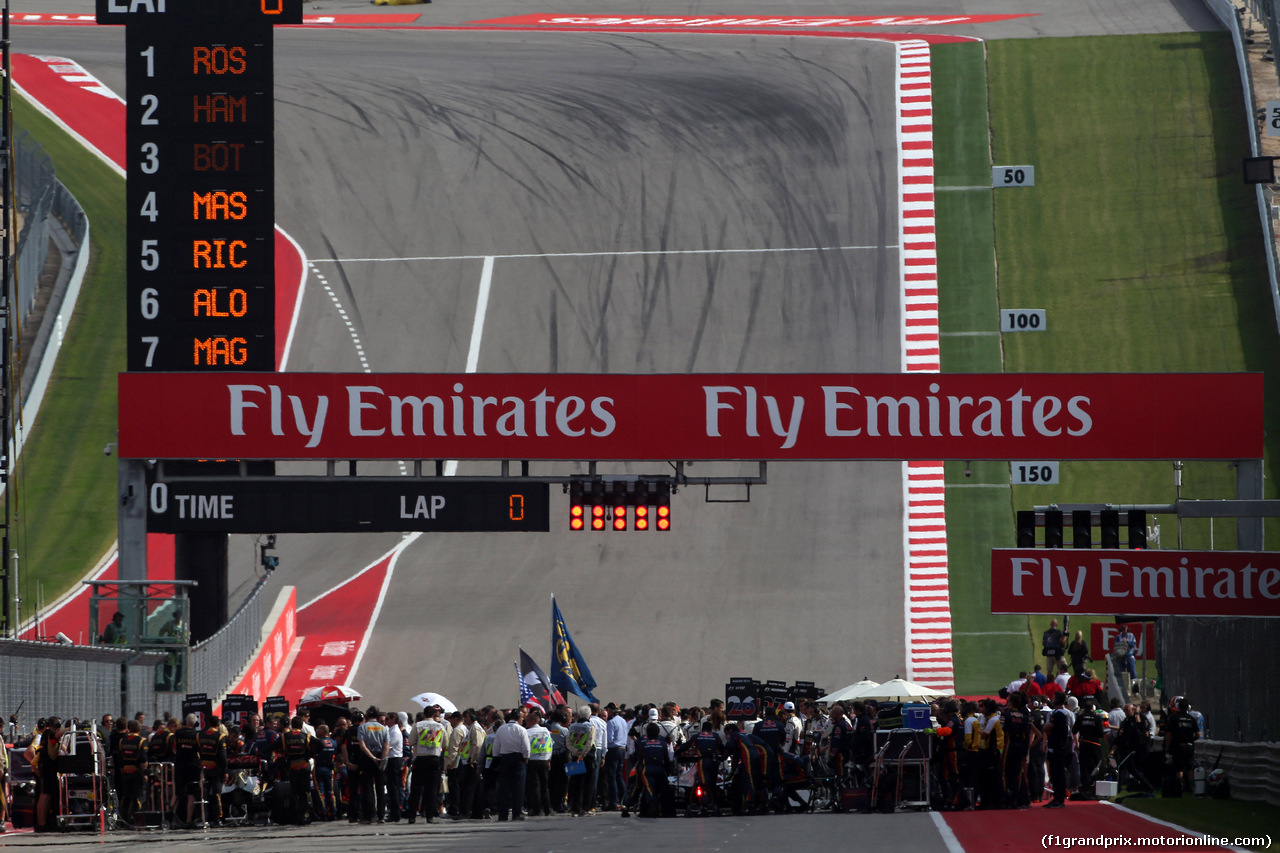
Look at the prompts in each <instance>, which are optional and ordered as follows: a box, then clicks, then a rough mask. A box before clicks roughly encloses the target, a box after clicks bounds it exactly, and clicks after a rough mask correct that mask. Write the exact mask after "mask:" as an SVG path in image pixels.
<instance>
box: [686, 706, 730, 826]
mask: <svg viewBox="0 0 1280 853" xmlns="http://www.w3.org/2000/svg"><path fill="white" fill-rule="evenodd" d="M691 743H692V748H693V749H694V750H695V751H696V752H697V756H698V770H697V780H698V785H700V786H701V787H702V797H703V800H702V801H703V803H704V804H705V805H706V812H707V813H708V814H711V815H715V816H717V817H718V816H719V815H720V760H721V758H722V757H723V756H724V747H723V745H722V744H721V743H720V737H719V736H718V735H717V734H716V733H715V729H714V728H713V725H712V723H711V721H710V720H704V721H703V723H702V731H700V732H698V733H697V734H696V735H694V736H693V740H692V741H691Z"/></svg>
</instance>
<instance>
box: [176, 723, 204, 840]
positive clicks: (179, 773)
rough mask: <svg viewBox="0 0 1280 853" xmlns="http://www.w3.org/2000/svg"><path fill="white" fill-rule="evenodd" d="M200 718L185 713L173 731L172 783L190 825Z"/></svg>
mask: <svg viewBox="0 0 1280 853" xmlns="http://www.w3.org/2000/svg"><path fill="white" fill-rule="evenodd" d="M199 722H200V718H199V717H197V716H196V715H195V714H187V716H186V717H185V718H184V719H183V721H182V726H181V727H180V728H179V729H178V730H177V731H175V732H174V733H173V783H174V790H175V792H176V796H177V799H178V802H177V806H178V807H181V806H182V804H183V803H184V802H185V803H186V806H187V808H186V812H185V814H186V820H187V824H188V825H191V824H194V823H195V820H196V801H197V799H198V788H199V786H200V732H198V731H197V730H196V725H197V724H198V723H199Z"/></svg>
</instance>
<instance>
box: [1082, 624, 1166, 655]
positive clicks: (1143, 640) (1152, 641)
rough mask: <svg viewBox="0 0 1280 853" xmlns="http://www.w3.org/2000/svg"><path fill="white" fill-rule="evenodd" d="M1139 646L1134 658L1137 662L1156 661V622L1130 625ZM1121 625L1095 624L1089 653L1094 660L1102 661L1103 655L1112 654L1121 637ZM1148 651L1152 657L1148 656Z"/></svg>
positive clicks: (1090, 638) (1090, 639)
mask: <svg viewBox="0 0 1280 853" xmlns="http://www.w3.org/2000/svg"><path fill="white" fill-rule="evenodd" d="M1129 630H1130V631H1132V632H1133V636H1134V639H1136V640H1137V641H1138V646H1137V648H1136V649H1135V650H1134V653H1133V656H1134V658H1135V659H1136V660H1155V659H1156V651H1155V650H1156V627H1155V623H1154V622H1133V623H1130V624H1129ZM1120 634H1121V631H1120V626H1119V625H1108V624H1107V623H1106V622H1094V623H1093V628H1092V629H1091V630H1090V631H1089V651H1090V653H1091V654H1092V655H1093V659H1094V660H1102V656H1103V655H1109V654H1111V650H1112V649H1113V648H1115V645H1116V637H1118V636H1120ZM1148 650H1149V651H1150V657H1148V656H1147V653H1148Z"/></svg>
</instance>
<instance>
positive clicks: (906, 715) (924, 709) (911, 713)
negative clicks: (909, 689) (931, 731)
mask: <svg viewBox="0 0 1280 853" xmlns="http://www.w3.org/2000/svg"><path fill="white" fill-rule="evenodd" d="M902 727H903V728H904V729H915V730H916V731H924V730H925V729H927V728H929V706H928V705H925V704H922V703H919V702H908V703H906V704H904V705H903V706H902Z"/></svg>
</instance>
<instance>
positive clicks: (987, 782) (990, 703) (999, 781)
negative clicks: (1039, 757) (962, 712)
mask: <svg viewBox="0 0 1280 853" xmlns="http://www.w3.org/2000/svg"><path fill="white" fill-rule="evenodd" d="M979 707H981V709H982V734H981V738H982V745H981V747H980V749H979V761H980V769H979V774H980V780H981V781H980V785H981V787H982V805H981V807H982V808H984V809H1002V808H1004V806H1005V802H1004V750H1005V745H1006V742H1005V736H1004V725H1003V724H1002V723H1001V720H1000V710H999V708H998V707H997V706H996V702H995V700H994V699H983V700H982V702H981V703H980V705H979Z"/></svg>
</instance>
